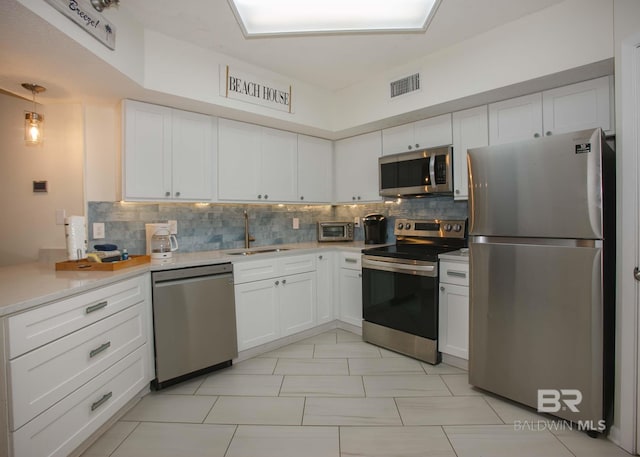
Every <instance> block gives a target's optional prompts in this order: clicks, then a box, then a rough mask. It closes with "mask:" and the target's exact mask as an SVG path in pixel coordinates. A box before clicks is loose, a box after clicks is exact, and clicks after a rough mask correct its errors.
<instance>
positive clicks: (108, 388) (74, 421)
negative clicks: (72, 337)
mask: <svg viewBox="0 0 640 457" xmlns="http://www.w3.org/2000/svg"><path fill="white" fill-rule="evenodd" d="M147 354H148V350H147V348H146V345H143V346H142V347H140V348H138V349H137V350H136V351H135V352H133V353H131V354H129V355H128V356H127V357H125V358H124V359H122V360H121V361H120V362H118V363H116V364H115V365H113V366H112V367H110V368H109V369H107V370H106V371H104V372H102V373H101V374H100V375H98V376H97V377H96V378H94V379H93V380H92V381H91V382H89V383H87V384H85V385H84V386H82V387H81V388H80V389H78V390H76V391H75V392H73V393H72V394H71V395H69V396H67V397H65V398H64V399H62V400H61V401H60V402H58V403H56V404H55V405H54V406H53V407H51V408H49V409H48V410H46V411H45V412H44V413H42V414H41V415H39V416H38V417H36V418H35V419H34V420H32V421H31V422H29V423H27V424H26V425H24V426H23V427H22V428H20V429H19V430H18V431H16V432H14V433H13V448H14V452H13V453H14V455H15V456H29V457H40V456H42V457H44V456H48V457H63V456H67V455H69V453H70V452H71V451H73V450H74V449H75V448H76V447H78V446H79V445H80V444H81V443H82V442H83V441H84V440H85V439H87V438H88V437H89V436H90V435H91V434H92V433H93V432H95V431H96V430H97V429H98V428H99V427H100V426H101V425H102V424H104V423H105V422H106V421H107V420H108V419H109V418H110V417H111V416H112V415H113V414H115V413H116V412H117V411H118V410H119V409H120V408H122V407H123V406H124V405H125V404H126V403H127V402H128V401H129V400H131V399H132V398H134V397H135V395H136V394H138V392H140V391H141V390H142V389H143V388H144V387H145V386H146V385H147V383H148V382H149V380H150V376H149V375H148V374H147V370H146V367H147V365H148V362H147V360H146V359H147Z"/></svg>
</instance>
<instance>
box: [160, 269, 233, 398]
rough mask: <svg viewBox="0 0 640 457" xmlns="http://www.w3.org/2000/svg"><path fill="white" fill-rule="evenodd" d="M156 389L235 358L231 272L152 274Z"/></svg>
mask: <svg viewBox="0 0 640 457" xmlns="http://www.w3.org/2000/svg"><path fill="white" fill-rule="evenodd" d="M151 281H152V285H153V289H152V291H153V330H154V336H155V354H156V360H155V362H156V379H155V380H154V381H153V385H154V387H155V388H157V389H161V388H164V387H167V386H169V385H172V384H175V383H177V382H180V381H183V380H185V379H188V378H190V377H193V376H197V375H199V374H202V373H206V372H208V371H211V370H213V369H216V368H221V367H226V366H230V365H231V359H233V358H235V357H237V356H238V343H237V337H236V311H235V298H234V293H233V266H232V264H230V263H225V264H220V265H211V266H205V267H193V268H183V269H177V270H166V271H159V272H152V274H151Z"/></svg>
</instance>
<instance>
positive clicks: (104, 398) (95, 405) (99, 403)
mask: <svg viewBox="0 0 640 457" xmlns="http://www.w3.org/2000/svg"><path fill="white" fill-rule="evenodd" d="M111 397H113V392H109V393H108V394H104V395H103V396H102V398H101V399H100V400H98V401H97V402H95V403H93V404H92V405H91V411H95V410H96V409H98V408H100V407H101V406H102V405H104V404H105V403H106V402H107V401H109V399H110V398H111Z"/></svg>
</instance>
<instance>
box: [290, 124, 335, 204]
mask: <svg viewBox="0 0 640 457" xmlns="http://www.w3.org/2000/svg"><path fill="white" fill-rule="evenodd" d="M332 170H333V144H332V142H331V141H329V140H323V139H321V138H314V137H310V136H305V135H298V199H299V201H300V202H313V203H330V202H331V201H332V190H333V172H332Z"/></svg>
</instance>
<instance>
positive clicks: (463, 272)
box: [440, 261, 469, 286]
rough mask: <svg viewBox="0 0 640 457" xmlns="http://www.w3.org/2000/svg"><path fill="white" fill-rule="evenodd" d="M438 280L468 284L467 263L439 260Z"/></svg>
mask: <svg viewBox="0 0 640 457" xmlns="http://www.w3.org/2000/svg"><path fill="white" fill-rule="evenodd" d="M440 282H442V283H447V284H457V285H460V286H468V285H469V264H468V263H466V262H443V261H440Z"/></svg>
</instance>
